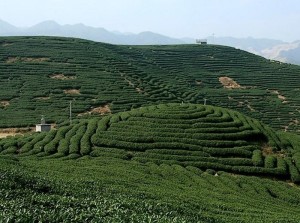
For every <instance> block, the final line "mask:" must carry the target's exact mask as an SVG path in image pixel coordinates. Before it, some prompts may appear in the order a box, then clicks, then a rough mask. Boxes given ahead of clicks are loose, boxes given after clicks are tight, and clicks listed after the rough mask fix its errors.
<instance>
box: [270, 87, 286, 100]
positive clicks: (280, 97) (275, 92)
mask: <svg viewBox="0 0 300 223" xmlns="http://www.w3.org/2000/svg"><path fill="white" fill-rule="evenodd" d="M271 93H273V94H277V97H278V98H279V99H280V100H281V101H282V103H288V102H287V100H286V97H284V96H283V95H282V94H280V92H279V91H278V90H273V91H271Z"/></svg>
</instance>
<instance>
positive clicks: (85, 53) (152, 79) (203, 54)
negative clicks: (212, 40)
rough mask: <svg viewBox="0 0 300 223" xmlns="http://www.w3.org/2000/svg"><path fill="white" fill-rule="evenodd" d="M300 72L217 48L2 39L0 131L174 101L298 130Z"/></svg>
mask: <svg viewBox="0 0 300 223" xmlns="http://www.w3.org/2000/svg"><path fill="white" fill-rule="evenodd" d="M299 82H300V68H299V66H295V65H289V64H282V63H279V62H275V61H269V60H266V59H264V58H262V57H258V56H255V55H253V54H250V53H247V52H244V51H241V50H237V49H234V48H231V47H225V46H217V45H174V46H117V45H109V44H103V43H96V42H91V41H86V40H81V39H72V38H58V37H1V38H0V86H1V88H0V111H1V112H0V127H11V126H25V127H26V126H32V125H34V124H36V123H37V122H38V121H39V119H40V116H41V115H45V116H46V118H47V120H49V122H51V123H61V122H63V121H65V120H67V119H68V106H69V101H73V115H74V117H75V116H77V115H79V114H81V115H83V114H87V113H89V112H91V113H93V112H92V111H93V109H95V108H99V109H101V108H103V107H105V106H106V108H108V109H109V110H108V109H106V112H108V111H110V112H112V113H116V112H120V111H128V110H130V109H131V108H136V107H140V106H146V105H152V104H160V103H168V102H177V103H181V102H184V103H201V104H203V101H204V99H207V104H209V105H214V106H220V107H226V108H232V109H234V110H238V111H241V112H243V113H244V114H247V115H249V116H251V117H253V118H257V119H259V120H261V121H263V122H264V123H266V124H268V125H270V126H272V127H274V128H275V129H281V130H286V131H292V132H299V130H300V128H299V114H300V88H299Z"/></svg>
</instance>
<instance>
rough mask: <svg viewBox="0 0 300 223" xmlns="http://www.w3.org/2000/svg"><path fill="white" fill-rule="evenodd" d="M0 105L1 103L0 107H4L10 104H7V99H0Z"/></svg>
mask: <svg viewBox="0 0 300 223" xmlns="http://www.w3.org/2000/svg"><path fill="white" fill-rule="evenodd" d="M0 105H1V106H2V107H4V108H6V107H7V106H9V105H10V104H9V101H1V102H0Z"/></svg>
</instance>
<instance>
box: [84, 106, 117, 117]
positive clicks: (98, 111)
mask: <svg viewBox="0 0 300 223" xmlns="http://www.w3.org/2000/svg"><path fill="white" fill-rule="evenodd" d="M92 114H99V115H106V114H111V110H110V107H109V105H108V104H107V105H104V106H100V107H97V108H93V109H91V110H90V111H87V112H84V113H80V114H78V116H83V115H92Z"/></svg>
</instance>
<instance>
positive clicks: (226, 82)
mask: <svg viewBox="0 0 300 223" xmlns="http://www.w3.org/2000/svg"><path fill="white" fill-rule="evenodd" d="M219 81H220V83H221V84H222V85H223V87H224V88H227V89H245V87H242V86H241V85H239V84H238V83H237V82H236V81H234V80H233V79H232V78H230V77H219Z"/></svg>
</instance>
